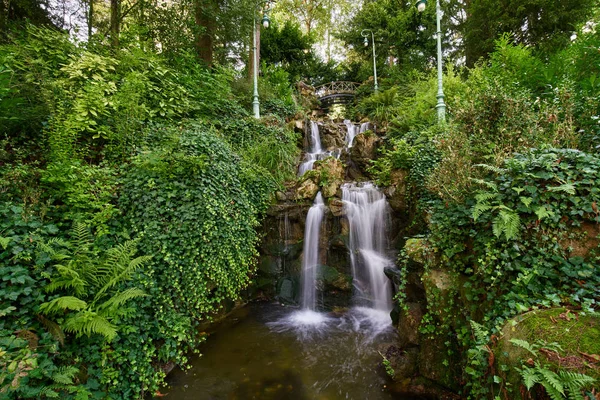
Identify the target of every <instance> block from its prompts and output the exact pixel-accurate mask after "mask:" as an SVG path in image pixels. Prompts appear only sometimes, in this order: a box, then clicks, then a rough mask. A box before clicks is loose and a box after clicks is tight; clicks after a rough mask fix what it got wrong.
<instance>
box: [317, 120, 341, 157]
mask: <svg viewBox="0 0 600 400" xmlns="http://www.w3.org/2000/svg"><path fill="white" fill-rule="evenodd" d="M319 133H320V135H321V145H322V146H323V148H324V149H326V150H328V151H334V150H337V149H341V148H343V147H344V146H345V145H346V130H345V129H344V126H343V125H340V124H338V123H335V122H333V121H325V122H323V124H320V125H319Z"/></svg>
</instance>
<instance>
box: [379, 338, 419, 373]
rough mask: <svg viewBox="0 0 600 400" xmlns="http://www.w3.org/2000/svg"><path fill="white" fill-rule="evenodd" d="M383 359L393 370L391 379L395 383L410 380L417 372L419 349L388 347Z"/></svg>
mask: <svg viewBox="0 0 600 400" xmlns="http://www.w3.org/2000/svg"><path fill="white" fill-rule="evenodd" d="M385 358H386V359H387V360H388V361H389V362H390V366H391V367H392V369H393V370H394V376H393V377H392V379H393V380H394V381H395V382H399V381H403V380H405V379H411V378H413V377H415V375H417V373H418V371H419V349H417V348H409V349H403V348H401V347H398V346H390V347H389V348H388V349H387V350H386V352H385Z"/></svg>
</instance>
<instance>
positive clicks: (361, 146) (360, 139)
mask: <svg viewBox="0 0 600 400" xmlns="http://www.w3.org/2000/svg"><path fill="white" fill-rule="evenodd" d="M379 142H380V140H379V138H378V137H377V136H376V135H375V134H373V132H371V131H367V132H365V133H361V134H359V135H356V137H355V138H354V142H353V145H352V149H351V152H350V154H351V156H352V160H353V161H354V162H355V163H356V165H357V166H358V167H359V168H360V169H361V171H363V172H365V171H366V170H367V168H368V167H370V166H371V160H374V159H375V156H376V155H377V147H378V145H379Z"/></svg>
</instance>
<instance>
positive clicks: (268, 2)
mask: <svg viewBox="0 0 600 400" xmlns="http://www.w3.org/2000/svg"><path fill="white" fill-rule="evenodd" d="M265 4H266V5H267V7H266V9H265V7H264V6H265ZM270 5H271V0H263V1H258V2H256V3H255V5H254V23H253V25H252V33H253V40H252V49H253V57H252V63H253V65H254V68H253V70H254V71H253V72H254V74H253V75H254V76H253V80H254V94H253V96H252V110H253V111H254V118H256V119H258V118H260V102H259V101H258V51H257V47H258V43H257V36H258V35H257V29H260V28H259V25H258V24H257V23H256V11H257V10H258V9H260V10H261V11H264V12H263V17H262V20H261V23H262V26H263V27H265V28H268V27H269V25H270V23H271V21H270V20H269V16H268V15H267V12H268V11H269V10H270Z"/></svg>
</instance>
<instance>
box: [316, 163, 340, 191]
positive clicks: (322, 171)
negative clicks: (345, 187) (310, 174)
mask: <svg viewBox="0 0 600 400" xmlns="http://www.w3.org/2000/svg"><path fill="white" fill-rule="evenodd" d="M314 169H315V171H316V172H317V173H318V175H319V185H320V186H321V188H322V189H321V190H322V192H321V193H322V194H323V197H325V198H330V197H333V196H335V195H336V193H337V191H338V189H339V188H340V186H341V185H342V183H343V182H344V164H343V163H342V162H341V161H340V160H338V159H337V158H335V157H327V158H326V159H324V160H321V161H317V162H315V165H314Z"/></svg>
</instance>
